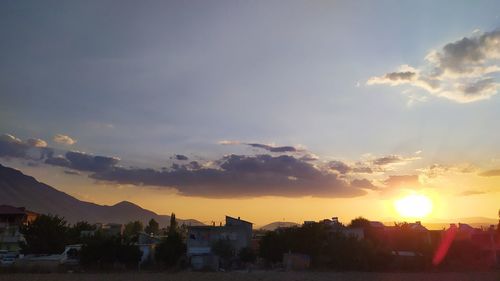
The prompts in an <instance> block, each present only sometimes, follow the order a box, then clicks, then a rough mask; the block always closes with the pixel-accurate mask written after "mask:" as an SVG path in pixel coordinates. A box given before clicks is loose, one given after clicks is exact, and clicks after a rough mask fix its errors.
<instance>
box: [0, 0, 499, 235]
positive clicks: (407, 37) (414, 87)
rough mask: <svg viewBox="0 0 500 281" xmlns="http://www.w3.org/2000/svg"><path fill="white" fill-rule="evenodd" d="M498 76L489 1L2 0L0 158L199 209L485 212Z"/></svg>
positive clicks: (193, 213)
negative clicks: (420, 205)
mask: <svg viewBox="0 0 500 281" xmlns="http://www.w3.org/2000/svg"><path fill="white" fill-rule="evenodd" d="M499 78H500V2H499V1H418V2H410V1H305V0H304V1H234V0H228V1H223V0H215V1H204V0H199V1H0V163H1V164H3V165H6V166H10V167H14V168H18V169H20V170H22V171H23V172H25V173H26V174H29V175H32V176H34V177H36V178H37V179H38V180H40V181H43V182H45V183H47V184H50V185H52V186H54V187H55V188H57V189H59V190H62V191H64V192H66V193H68V194H70V195H72V196H75V197H77V198H79V199H81V200H85V201H91V202H95V203H99V204H107V205H110V204H115V203H117V202H120V201H123V200H128V201H131V202H133V203H136V204H138V205H140V206H142V207H143V208H147V209H150V210H153V211H155V212H157V213H160V214H169V213H171V212H175V213H176V215H177V217H180V218H194V219H198V220H200V221H203V222H206V223H209V222H210V221H222V219H223V217H224V215H226V214H227V215H232V216H240V217H242V218H244V219H246V220H249V221H252V222H254V223H255V224H256V225H263V224H266V223H269V222H273V221H283V220H285V221H295V222H302V221H304V220H318V219H323V218H328V217H332V216H338V217H340V219H341V221H344V222H347V221H349V220H350V219H352V218H354V217H357V216H365V217H368V218H370V219H374V220H375V219H376V220H383V221H391V220H404V219H408V218H403V217H402V214H401V212H397V211H396V209H395V202H396V201H397V200H400V199H401V198H403V197H405V196H407V195H409V194H414V195H422V196H424V197H425V198H428V199H429V200H430V201H431V202H432V211H431V212H430V214H428V215H426V217H425V218H423V219H424V220H425V219H427V220H431V219H453V218H463V217H478V216H481V217H489V218H495V217H496V215H497V212H498V209H499V208H500V204H499V202H500V95H498V91H499V90H500V82H499V81H500V79H499ZM411 219H413V218H411Z"/></svg>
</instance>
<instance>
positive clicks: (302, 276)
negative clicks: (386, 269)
mask: <svg viewBox="0 0 500 281" xmlns="http://www.w3.org/2000/svg"><path fill="white" fill-rule="evenodd" d="M0 280H1V281H69V280H75V281H101V280H102V281H128V280H130V281H160V280H161V281H198V280H200V281H202V280H206V281H233V280H238V281H271V280H272V281H281V280H283V281H370V280H374V281H400V280H401V281H448V280H449V281H500V272H460V273H364V272H341V273H336V272H252V273H240V272H231V273H205V272H181V273H130V272H129V273H100V274H91V273H83V274H54V273H52V274H22V273H19V274H0Z"/></svg>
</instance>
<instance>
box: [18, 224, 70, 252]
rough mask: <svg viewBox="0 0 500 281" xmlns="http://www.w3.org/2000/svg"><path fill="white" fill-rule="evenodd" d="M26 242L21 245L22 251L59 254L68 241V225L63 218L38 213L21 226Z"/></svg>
mask: <svg viewBox="0 0 500 281" xmlns="http://www.w3.org/2000/svg"><path fill="white" fill-rule="evenodd" d="M21 233H22V234H23V235H24V238H25V239H26V243H25V244H23V245H21V247H22V249H23V252H24V253H29V254H60V253H62V252H63V251H64V248H65V246H66V243H67V241H68V225H67V222H66V221H65V220H64V218H62V217H59V216H52V215H40V216H39V217H37V218H36V219H35V220H34V221H32V222H30V223H28V224H27V225H26V226H23V227H21Z"/></svg>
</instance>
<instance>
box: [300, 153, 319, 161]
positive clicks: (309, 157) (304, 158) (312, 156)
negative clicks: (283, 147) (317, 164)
mask: <svg viewBox="0 0 500 281" xmlns="http://www.w3.org/2000/svg"><path fill="white" fill-rule="evenodd" d="M318 159H319V157H318V156H317V155H315V154H313V153H308V154H306V155H304V156H302V157H300V160H302V161H316V160H318Z"/></svg>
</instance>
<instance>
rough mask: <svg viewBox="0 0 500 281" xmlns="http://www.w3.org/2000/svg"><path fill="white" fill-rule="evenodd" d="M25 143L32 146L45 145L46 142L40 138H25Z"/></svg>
mask: <svg viewBox="0 0 500 281" xmlns="http://www.w3.org/2000/svg"><path fill="white" fill-rule="evenodd" d="M26 144H28V145H29V146H33V147H47V142H46V141H44V140H42V139H37V138H31V139H27V140H26Z"/></svg>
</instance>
